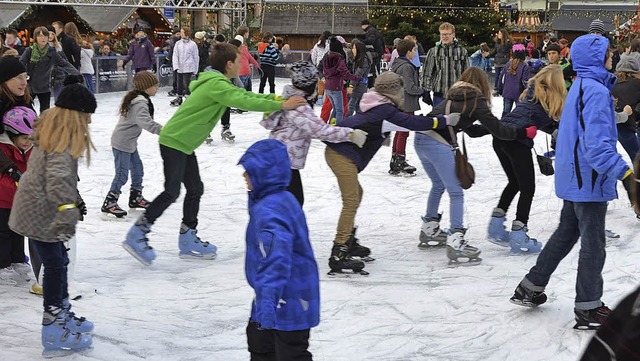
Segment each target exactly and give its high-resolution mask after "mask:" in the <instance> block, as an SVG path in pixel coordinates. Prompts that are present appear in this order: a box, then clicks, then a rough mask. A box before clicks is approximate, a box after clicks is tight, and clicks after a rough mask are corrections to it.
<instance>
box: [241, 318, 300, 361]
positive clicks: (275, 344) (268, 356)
mask: <svg viewBox="0 0 640 361" xmlns="http://www.w3.org/2000/svg"><path fill="white" fill-rule="evenodd" d="M259 326H260V325H259V324H258V323H257V322H253V321H251V320H249V324H248V325H247V344H248V346H249V353H250V354H251V358H250V360H251V361H311V359H312V355H311V352H309V351H308V350H307V349H308V348H309V329H306V330H300V331H278V330H273V329H261V328H260V327H259Z"/></svg>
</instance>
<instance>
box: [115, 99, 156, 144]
mask: <svg viewBox="0 0 640 361" xmlns="http://www.w3.org/2000/svg"><path fill="white" fill-rule="evenodd" d="M142 129H144V130H146V131H148V132H149V133H153V134H160V129H162V125H160V124H158V123H156V122H155V121H154V120H153V118H152V117H151V114H150V113H149V103H148V101H147V99H146V98H145V97H144V96H142V95H138V96H137V97H135V98H133V100H132V101H131V104H130V105H129V112H128V113H127V116H126V117H122V116H121V117H120V120H118V124H116V127H115V129H113V133H112V134H111V146H112V147H113V148H115V149H117V150H119V151H122V152H127V153H133V152H135V151H136V149H138V137H140V133H142Z"/></svg>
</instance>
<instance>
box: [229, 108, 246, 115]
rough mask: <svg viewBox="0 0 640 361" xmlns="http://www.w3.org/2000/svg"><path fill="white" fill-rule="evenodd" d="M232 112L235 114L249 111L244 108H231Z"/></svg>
mask: <svg viewBox="0 0 640 361" xmlns="http://www.w3.org/2000/svg"><path fill="white" fill-rule="evenodd" d="M230 112H231V113H233V114H242V113H246V112H247V111H246V110H242V109H236V108H231V110H230Z"/></svg>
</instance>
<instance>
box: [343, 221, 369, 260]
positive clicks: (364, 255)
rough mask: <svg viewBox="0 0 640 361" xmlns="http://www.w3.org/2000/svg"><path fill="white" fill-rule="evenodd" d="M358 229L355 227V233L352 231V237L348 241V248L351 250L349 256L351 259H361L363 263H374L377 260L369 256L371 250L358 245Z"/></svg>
mask: <svg viewBox="0 0 640 361" xmlns="http://www.w3.org/2000/svg"><path fill="white" fill-rule="evenodd" d="M357 230H358V227H354V228H353V231H351V236H350V237H349V239H348V240H347V247H348V248H349V254H350V255H351V257H357V258H360V260H361V261H363V262H372V261H375V260H376V259H375V258H373V257H371V256H369V255H370V254H371V250H370V249H369V247H365V246H363V245H361V244H360V243H358V238H356V231H357Z"/></svg>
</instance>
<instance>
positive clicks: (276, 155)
mask: <svg viewBox="0 0 640 361" xmlns="http://www.w3.org/2000/svg"><path fill="white" fill-rule="evenodd" d="M239 164H241V165H242V166H243V167H244V168H245V170H246V171H247V173H248V174H249V179H250V180H251V183H252V185H253V190H252V191H250V192H249V225H248V226H247V234H246V243H247V245H246V246H247V250H246V252H247V254H246V259H245V274H246V277H247V281H248V282H249V285H251V287H252V288H253V289H254V291H255V299H254V302H253V303H252V307H251V319H252V320H253V321H255V322H258V323H259V324H260V326H261V327H262V328H267V329H276V330H280V331H297V330H306V329H309V328H311V327H314V326H317V325H318V323H320V280H319V277H318V265H317V264H316V260H315V258H314V255H313V249H312V248H311V243H310V242H309V230H308V229H307V221H306V219H305V216H304V213H303V212H302V208H301V207H300V204H299V203H298V201H297V200H296V198H295V197H294V196H293V194H291V193H290V192H288V191H287V186H288V185H289V182H290V180H291V163H290V162H289V156H288V154H287V147H286V146H285V145H284V144H283V143H281V142H280V141H278V140H275V139H266V140H262V141H259V142H257V143H255V144H254V145H252V146H251V147H250V148H249V149H248V150H247V152H246V153H245V154H244V155H243V156H242V158H241V159H240V162H239Z"/></svg>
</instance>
